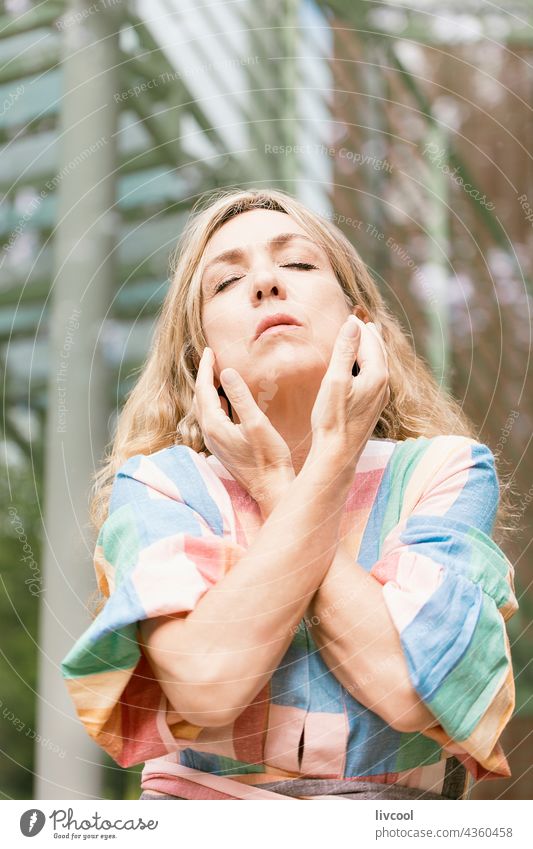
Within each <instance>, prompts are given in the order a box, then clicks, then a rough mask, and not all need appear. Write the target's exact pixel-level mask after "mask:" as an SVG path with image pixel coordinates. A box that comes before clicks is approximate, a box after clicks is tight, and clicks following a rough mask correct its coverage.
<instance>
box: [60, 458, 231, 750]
mask: <svg viewBox="0 0 533 849" xmlns="http://www.w3.org/2000/svg"><path fill="white" fill-rule="evenodd" d="M244 551H245V549H244V548H243V547H242V546H241V545H240V544H238V543H237V542H236V532H235V517H234V513H233V509H232V507H231V501H230V499H229V496H228V494H227V492H226V490H225V489H224V486H223V484H222V482H221V481H220V479H219V478H218V477H217V476H216V474H215V473H214V472H213V471H212V469H211V468H210V467H208V464H207V463H206V458H205V457H202V455H199V454H197V453H196V452H194V451H193V450H192V449H190V448H188V447H187V446H183V445H176V446H172V447H171V448H166V449H163V450H162V451H159V452H157V453H155V454H151V455H149V456H145V455H137V456H135V457H131V458H130V459H129V460H128V461H127V462H126V463H125V464H124V465H123V466H122V467H121V468H120V469H119V471H118V473H117V475H116V477H115V481H114V485H113V491H112V496H111V500H110V506H109V514H108V517H107V519H106V521H105V523H104V524H103V526H102V528H101V530H100V533H99V535H98V539H97V542H96V548H95V554H94V567H95V572H96V576H97V581H98V585H99V587H100V590H101V591H102V593H103V594H104V595H105V596H107V601H106V603H105V605H104V607H103V609H102V610H101V611H100V613H99V614H98V616H97V617H96V618H95V619H94V620H93V622H92V623H91V625H90V627H89V628H88V629H87V630H86V631H85V633H84V634H83V635H82V636H81V637H80V638H79V639H78V640H77V642H76V643H75V645H74V646H73V648H72V649H71V650H70V652H69V653H68V655H67V656H66V657H65V658H64V660H63V662H62V674H63V676H64V678H65V681H66V685H67V687H68V690H69V692H70V695H71V697H72V699H73V701H74V705H75V708H76V711H77V714H78V717H79V719H80V720H81V722H82V723H83V725H84V726H85V729H86V730H87V732H88V734H89V735H90V736H91V737H92V738H93V739H94V740H95V741H96V742H97V743H98V744H99V745H100V746H101V747H102V748H103V749H105V750H106V751H107V752H108V753H109V754H110V755H111V757H112V758H113V759H114V760H115V761H116V762H117V763H119V764H120V765H121V766H125V767H127V766H131V765H133V764H137V763H141V762H143V761H145V760H147V759H149V758H155V757H159V756H162V755H165V754H167V753H168V752H171V751H175V750H176V749H177V748H178V744H177V739H178V738H179V739H183V738H184V737H188V738H189V739H194V737H195V735H196V734H198V733H199V731H200V729H199V728H198V727H196V726H192V725H190V724H189V723H187V722H185V721H182V720H181V717H179V715H177V714H175V713H173V712H172V708H170V706H169V703H168V700H167V699H166V697H165V696H164V694H163V691H162V690H161V688H160V686H159V684H158V682H157V680H156V679H155V678H154V676H153V673H152V671H151V668H150V665H149V663H148V661H147V659H146V657H145V655H144V653H143V651H142V648H141V645H140V642H139V640H138V623H139V622H140V621H141V620H144V619H149V618H151V617H156V616H161V615H170V614H179V613H187V612H189V611H191V610H193V609H194V607H195V606H196V604H197V603H198V601H199V599H200V598H201V597H202V596H203V595H204V593H206V592H207V591H208V590H209V588H210V587H211V586H213V584H215V583H216V582H217V581H218V580H220V578H222V577H223V576H224V575H225V574H226V573H227V572H228V570H229V569H230V568H231V567H232V566H233V564H234V563H235V562H236V561H237V560H238V559H239V558H240V557H241V556H242V554H243V553H244Z"/></svg>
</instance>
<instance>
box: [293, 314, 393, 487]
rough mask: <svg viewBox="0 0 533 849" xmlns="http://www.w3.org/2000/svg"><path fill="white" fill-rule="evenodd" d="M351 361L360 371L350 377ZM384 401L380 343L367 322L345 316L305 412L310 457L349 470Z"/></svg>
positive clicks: (384, 364) (385, 366)
mask: <svg viewBox="0 0 533 849" xmlns="http://www.w3.org/2000/svg"><path fill="white" fill-rule="evenodd" d="M356 359H357V363H358V365H359V369H360V371H359V374H358V375H357V377H354V376H353V375H352V368H353V364H354V362H355V360H356ZM389 399H390V389H389V371H388V363H387V352H386V348H385V344H384V342H383V339H382V338H381V335H380V333H379V331H378V329H377V327H376V326H375V324H374V323H373V322H367V323H365V322H364V321H362V320H361V319H360V318H358V317H357V316H355V315H350V316H349V317H348V319H347V320H346V321H345V322H344V324H343V325H342V326H341V328H340V330H339V333H338V335H337V339H336V340H335V344H334V347H333V352H332V354H331V359H330V363H329V366H328V369H327V371H326V374H325V375H324V377H323V379H322V383H321V386H320V389H319V391H318V394H317V397H316V400H315V404H314V406H313V410H312V412H311V429H312V432H313V442H312V447H311V451H310V456H311V458H312V459H313V460H315V459H316V460H318V461H319V462H320V458H321V457H325V458H330V457H331V456H334V457H338V460H339V463H340V465H341V467H342V468H343V469H345V468H347V469H348V471H351V472H353V471H354V470H355V466H356V464H357V461H358V459H359V457H360V456H361V453H362V451H363V449H364V447H365V445H366V443H367V441H368V440H369V439H370V437H371V436H372V433H373V432H374V428H375V426H376V424H377V422H378V420H379V417H380V416H381V413H382V411H383V409H384V408H385V407H386V406H387V404H388V402H389ZM326 461H327V460H326Z"/></svg>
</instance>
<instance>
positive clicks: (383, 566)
mask: <svg viewBox="0 0 533 849" xmlns="http://www.w3.org/2000/svg"><path fill="white" fill-rule="evenodd" d="M498 500H499V488H498V480H497V477H496V473H495V468H494V457H493V455H492V453H491V451H490V449H489V448H488V447H487V446H486V445H483V444H481V443H479V442H477V441H475V440H473V439H470V438H468V437H463V436H456V435H442V436H436V437H432V438H426V437H418V438H417V439H406V440H404V441H394V440H382V439H377V440H376V439H372V440H370V441H369V442H368V443H367V445H366V447H365V450H364V452H363V454H362V455H361V458H360V460H359V462H358V465H357V468H356V472H355V475H354V481H353V484H352V487H351V489H350V492H349V495H348V497H347V500H346V504H345V509H344V513H343V516H342V523H341V533H342V535H343V536H344V535H346V536H347V537H348V538H349V541H350V546H351V548H350V550H353V551H356V552H357V555H356V562H357V563H359V564H360V566H362V567H363V568H364V569H365V570H366V571H368V572H369V573H370V574H371V575H372V576H373V577H374V578H375V579H376V581H377V582H379V584H380V585H381V586H382V592H383V598H384V601H385V603H386V606H387V609H388V611H389V613H390V616H391V619H392V622H393V623H394V626H395V627H396V629H397V631H398V634H399V638H400V641H401V646H402V650H403V652H404V654H405V658H406V662H407V666H408V670H409V675H410V679H411V683H412V685H413V687H414V688H415V690H416V692H417V693H418V695H419V697H420V699H421V700H422V701H423V702H424V704H425V705H426V707H427V708H428V709H429V711H430V712H431V713H432V714H433V715H434V716H435V718H436V720H437V721H438V725H436V726H434V727H433V728H430V729H427V730H426V731H424V732H423V733H419V732H413V733H411V732H409V733H406V732H400V731H397V730H395V729H393V728H392V727H391V726H389V725H388V724H387V723H386V722H385V721H384V720H383V719H382V718H381V717H380V716H378V715H377V714H376V713H374V712H373V711H372V710H370V709H369V708H367V707H365V706H364V705H362V704H361V703H360V702H358V701H357V699H355V698H354V696H353V695H352V694H350V693H349V692H348V691H347V690H346V689H345V688H344V687H343V686H342V685H341V684H340V683H339V681H338V680H337V678H336V677H335V675H334V674H333V673H332V672H330V670H329V669H328V667H327V665H326V664H325V662H324V660H323V658H322V656H321V653H320V651H319V650H318V648H317V647H316V645H315V644H314V642H313V638H312V627H309V626H310V623H309V622H306V620H305V619H302V622H301V623H300V626H299V627H298V628H297V629H295V635H294V639H293V641H292V643H291V644H290V646H289V648H288V650H287V652H286V654H285V656H284V658H283V659H282V661H281V663H280V665H279V666H278V668H277V669H276V671H275V672H274V674H273V675H272V677H271V679H270V681H269V683H268V684H267V685H266V686H265V687H264V688H263V690H262V691H261V692H260V693H258V694H257V696H256V698H255V699H254V701H253V702H252V703H251V704H250V705H249V706H248V707H247V708H246V709H245V710H244V711H243V712H242V713H241V715H240V716H239V717H238V718H237V719H236V720H235V722H233V723H232V724H231V725H228V726H227V727H224V728H221V727H218V728H202V727H199V726H196V725H192V724H191V723H189V722H186V721H185V720H183V719H182V717H181V716H180V715H179V713H178V712H177V710H179V705H171V704H170V703H169V701H168V699H167V698H166V696H165V695H164V693H163V691H162V690H161V687H160V686H159V683H158V681H157V680H156V679H155V677H154V675H153V673H152V671H151V667H150V665H149V663H148V660H147V658H146V656H145V654H144V652H143V649H142V648H141V645H140V636H139V632H138V623H139V622H140V621H141V620H143V619H148V618H151V617H155V616H160V615H164V614H173V613H178V612H188V611H191V610H193V609H194V608H195V606H196V604H197V603H198V601H199V600H200V599H201V598H202V596H203V595H204V593H206V592H209V589H210V587H211V586H213V584H215V583H216V582H217V581H219V580H221V579H222V578H223V577H224V575H225V574H226V573H227V572H228V571H229V570H230V569H231V568H232V566H233V565H234V564H235V563H236V561H237V560H238V559H239V558H240V557H241V556H242V555H243V553H244V552H245V551H246V550H247V548H248V547H249V546H250V545H251V543H252V541H253V539H254V537H255V535H256V534H257V532H258V531H259V529H260V528H261V526H262V524H263V519H262V516H261V513H260V511H259V507H258V505H257V503H256V502H255V501H254V500H253V499H252V498H251V497H250V496H249V495H248V494H247V493H246V491H245V490H244V489H243V488H242V487H241V486H240V484H239V483H238V482H237V481H236V480H235V479H234V478H233V477H232V475H231V474H230V473H229V472H228V471H227V470H226V469H225V467H224V466H223V465H222V464H221V463H220V462H219V461H218V459H217V458H216V457H214V456H213V455H209V456H207V455H206V454H205V453H197V452H195V451H193V450H192V449H191V448H188V447H186V446H183V445H174V446H172V447H169V448H165V449H163V450H161V451H158V452H156V453H154V454H151V455H148V456H145V455H137V456H134V457H131V458H130V459H129V460H127V462H126V463H124V465H123V466H122V467H121V469H120V470H119V472H118V473H117V475H116V478H115V482H114V487H113V492H112V497H111V501H110V507H109V515H108V518H107V519H106V521H105V523H104V525H103V526H102V528H101V530H100V533H99V536H98V540H97V544H96V550H95V557H94V565H95V570H96V576H97V580H98V585H99V587H100V589H101V591H102V592H103V593H104V595H106V596H108V599H107V602H106V603H105V605H104V607H103V609H102V610H101V612H100V613H99V615H98V616H97V617H96V618H95V619H94V621H93V622H92V624H91V625H90V626H89V627H88V628H87V630H86V631H85V633H84V634H83V635H82V636H81V637H80V638H79V640H78V641H77V642H76V644H75V645H74V646H73V648H72V649H71V651H70V652H69V653H68V655H67V657H66V658H65V659H64V661H63V664H62V672H63V675H64V678H65V679H66V684H67V686H68V689H69V691H70V694H71V697H72V699H73V701H74V704H75V707H76V711H77V713H78V716H79V719H80V720H81V722H82V723H83V725H84V726H85V728H86V730H87V732H88V733H89V734H90V736H91V737H92V738H93V739H94V740H95V741H96V742H97V743H98V744H99V745H100V746H101V747H102V748H103V749H105V751H107V752H108V753H109V754H110V755H111V757H112V758H113V759H114V760H115V761H116V762H117V763H118V764H120V765H121V766H131V765H133V764H139V763H141V762H145V767H144V772H143V780H142V786H143V788H150V789H157V788H158V787H159V788H160V789H161V790H163V791H164V792H167V793H168V792H172V790H169V788H171V787H172V781H173V779H175V780H176V781H178V779H179V776H183V775H187V774H188V775H192V774H196V773H197V774H198V775H204V776H206V775H207V776H208V777H211V776H212V777H213V780H215V776H220V777H223V778H224V779H228V778H229V779H231V786H233V787H236V786H238V784H240V786H242V785H250V784H255V785H257V784H259V785H260V784H261V783H265V782H269V781H270V782H271V781H273V780H276V781H277V780H289V779H291V778H300V777H305V778H336V779H344V780H347V781H350V780H354V779H362V780H365V781H375V782H379V783H385V784H388V783H394V782H397V783H399V784H403V785H406V786H408V787H415V788H420V789H429V790H431V791H432V792H435V793H441V792H442V791H443V787H444V786H445V779H446V776H447V775H448V774H449V772H450V764H451V763H454V764H455V765H460V768H461V770H462V774H463V775H464V781H465V788H466V787H467V785H468V789H469V785H470V784H471V783H472V781H473V780H476V779H481V778H492V777H495V778H497V777H502V776H505V777H507V776H510V770H509V766H508V763H507V760H506V757H505V755H504V753H503V750H502V747H501V744H500V742H499V738H500V735H501V732H502V730H503V728H504V727H505V725H506V724H507V722H508V721H509V719H510V717H511V714H512V712H513V709H514V704H515V692H514V682H513V671H512V665H511V654H510V644H509V639H508V635H507V632H506V627H505V622H506V621H507V620H508V619H509V618H510V617H511V616H512V615H513V614H514V613H515V611H516V610H517V607H518V605H517V601H516V598H515V594H514V583H513V578H514V570H513V566H512V564H511V563H510V561H509V560H508V558H507V557H506V556H505V554H504V553H503V552H502V550H501V549H500V548H499V547H498V546H497V545H496V544H495V543H494V542H493V540H492V539H491V536H490V535H491V531H492V528H493V523H494V517H495V513H496V509H497V505H498ZM267 521H268V520H267ZM368 651H369V652H371V651H372V648H371V647H370V648H368ZM208 783H209V782H208ZM225 783H226V786H228V784H227V782H225ZM176 786H179V787H180V788H182V787H183V783H181V784H179V785H178V784H177V785H176ZM463 789H464V788H463ZM258 791H259V788H258ZM262 792H263V793H266V792H267V791H266V790H265V791H262ZM464 792H465V793H466V792H467V791H466V789H464ZM176 795H183V793H182V792H181V793H177V794H176ZM457 795H459V797H461V795H462V793H461V792H459V793H458V794H457Z"/></svg>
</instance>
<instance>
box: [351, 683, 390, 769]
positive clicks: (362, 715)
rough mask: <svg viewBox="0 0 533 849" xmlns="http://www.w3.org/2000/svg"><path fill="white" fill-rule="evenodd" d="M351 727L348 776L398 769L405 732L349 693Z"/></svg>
mask: <svg viewBox="0 0 533 849" xmlns="http://www.w3.org/2000/svg"><path fill="white" fill-rule="evenodd" d="M344 701H345V704H346V710H347V713H348V724H349V728H350V732H349V736H348V743H347V751H346V767H345V770H344V776H345V777H346V778H349V777H351V776H357V775H380V774H381V773H384V772H395V771H396V761H397V758H398V750H399V748H400V745H401V737H402V734H401V732H399V731H395V730H394V728H392V727H391V726H390V725H388V724H387V723H386V722H385V720H384V719H382V718H381V717H380V716H378V714H377V713H374V712H373V711H371V710H369V709H368V708H366V707H365V706H364V705H362V704H361V703H360V702H358V701H357V700H356V699H354V698H353V697H352V696H350V695H349V694H348V693H346V694H345V696H344Z"/></svg>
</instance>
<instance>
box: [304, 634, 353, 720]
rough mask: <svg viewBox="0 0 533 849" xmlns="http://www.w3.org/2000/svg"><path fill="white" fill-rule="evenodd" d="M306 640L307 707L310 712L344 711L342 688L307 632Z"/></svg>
mask: <svg viewBox="0 0 533 849" xmlns="http://www.w3.org/2000/svg"><path fill="white" fill-rule="evenodd" d="M311 630H312V629H311ZM308 640H309V649H308V651H309V655H308V659H309V664H308V667H309V672H308V674H309V708H308V709H309V711H310V712H311V713H344V706H343V702H342V691H343V689H344V688H343V687H342V685H341V683H340V682H339V681H337V679H336V678H335V676H334V674H333V673H332V672H331V671H330V670H329V668H328V666H327V664H326V663H325V662H324V660H323V658H322V655H321V654H320V652H319V650H318V648H317V647H316V645H315V642H314V641H313V639H312V637H311V635H310V634H308Z"/></svg>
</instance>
